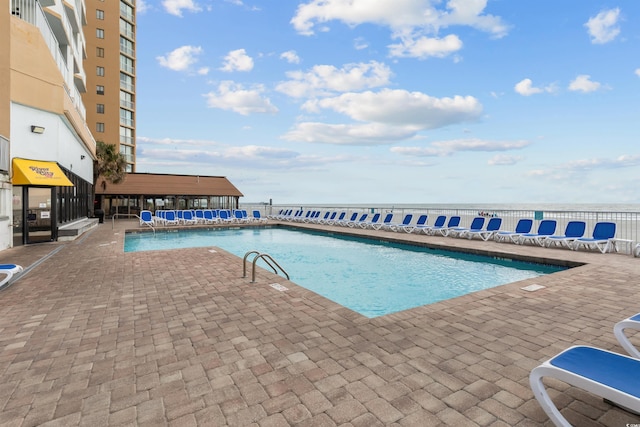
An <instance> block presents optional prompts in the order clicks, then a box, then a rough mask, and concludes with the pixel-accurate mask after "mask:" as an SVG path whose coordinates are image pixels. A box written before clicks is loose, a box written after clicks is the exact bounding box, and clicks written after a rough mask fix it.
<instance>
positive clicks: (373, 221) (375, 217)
mask: <svg viewBox="0 0 640 427" xmlns="http://www.w3.org/2000/svg"><path fill="white" fill-rule="evenodd" d="M378 222H380V212H376V213H374V214H373V216H372V217H371V220H369V221H368V222H361V223H360V224H358V225H359V226H360V228H372V227H373V225H375V224H377V223H378Z"/></svg>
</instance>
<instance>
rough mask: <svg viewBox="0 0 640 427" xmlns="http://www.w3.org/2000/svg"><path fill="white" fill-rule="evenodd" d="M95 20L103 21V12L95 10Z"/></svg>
mask: <svg viewBox="0 0 640 427" xmlns="http://www.w3.org/2000/svg"><path fill="white" fill-rule="evenodd" d="M96 19H99V20H101V21H102V20H104V10H100V9H96Z"/></svg>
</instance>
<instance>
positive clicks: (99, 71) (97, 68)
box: [96, 67, 104, 77]
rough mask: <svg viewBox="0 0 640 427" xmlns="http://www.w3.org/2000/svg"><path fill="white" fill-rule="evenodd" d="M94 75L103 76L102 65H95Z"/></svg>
mask: <svg viewBox="0 0 640 427" xmlns="http://www.w3.org/2000/svg"><path fill="white" fill-rule="evenodd" d="M96 75H98V76H100V77H104V67H96Z"/></svg>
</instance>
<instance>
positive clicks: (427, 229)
mask: <svg viewBox="0 0 640 427" xmlns="http://www.w3.org/2000/svg"><path fill="white" fill-rule="evenodd" d="M446 222H447V216H446V215H438V217H437V218H436V220H435V221H434V223H433V224H432V225H425V226H423V227H421V228H420V231H422V232H423V233H424V234H431V230H432V229H433V228H440V227H444V224H445V223H446Z"/></svg>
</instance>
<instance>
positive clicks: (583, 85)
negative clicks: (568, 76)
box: [569, 74, 602, 93]
mask: <svg viewBox="0 0 640 427" xmlns="http://www.w3.org/2000/svg"><path fill="white" fill-rule="evenodd" d="M601 86H602V85H601V84H600V83H598V82H594V81H592V80H591V76H589V75H587V74H581V75H579V76H578V77H576V78H575V79H573V81H571V83H569V90H571V91H574V92H584V93H588V92H594V91H596V90H598V89H600V87H601Z"/></svg>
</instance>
